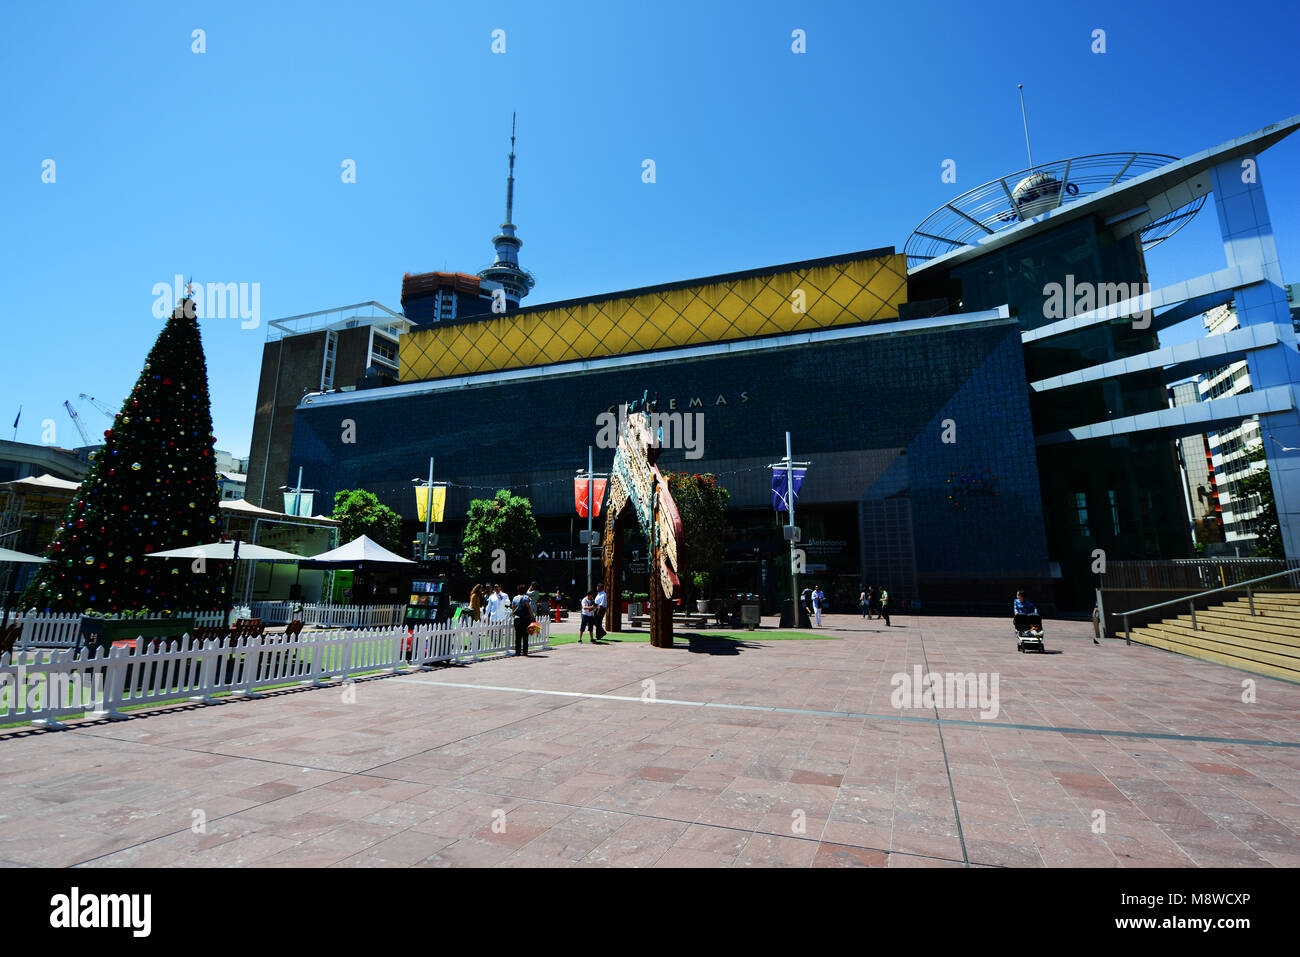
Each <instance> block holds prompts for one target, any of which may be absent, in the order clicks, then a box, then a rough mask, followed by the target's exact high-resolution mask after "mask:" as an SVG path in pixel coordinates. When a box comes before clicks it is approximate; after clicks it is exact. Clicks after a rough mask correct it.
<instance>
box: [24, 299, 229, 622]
mask: <svg viewBox="0 0 1300 957" xmlns="http://www.w3.org/2000/svg"><path fill="white" fill-rule="evenodd" d="M104 440H105V443H104V445H103V446H101V447H100V448H99V449H97V450H96V451H95V452H93V453H92V455H91V466H90V471H89V473H88V474H87V475H86V478H85V480H84V481H83V482H82V483H81V488H80V489H78V490H77V494H76V497H75V498H74V499H73V501H72V503H71V505H69V506H68V512H67V514H66V515H65V516H64V518H63V521H62V523H61V524H60V525H59V528H58V529H57V530H56V532H55V535H54V538H53V539H52V540H51V542H50V544H49V546H48V547H47V548H46V550H45V557H46V558H48V559H49V563H48V564H46V565H42V566H41V570H40V572H39V574H38V575H37V577H36V579H35V580H34V581H33V582H32V584H31V587H30V588H29V589H28V592H27V595H26V596H25V598H24V604H26V605H27V606H28V607H36V608H39V609H42V610H45V609H49V610H51V611H64V612H86V611H91V612H96V613H106V612H120V611H126V610H131V611H150V612H154V613H157V612H173V611H198V610H207V609H213V608H219V607H224V606H225V595H224V586H225V581H226V574H225V573H224V570H225V569H226V568H228V564H227V563H225V562H206V563H203V562H197V561H196V562H190V561H186V560H184V559H168V558H157V559H147V558H145V556H146V555H148V554H149V553H150V552H159V551H166V550H167V549H171V548H182V547H185V546H191V545H201V544H203V543H204V542H211V541H215V540H216V539H217V538H218V537H219V534H220V528H221V526H220V524H219V523H220V517H219V512H218V503H219V501H220V491H219V488H218V485H217V469H216V459H215V457H214V456H213V454H212V446H213V444H214V443H215V442H216V439H215V438H214V437H213V435H212V413H211V410H210V408H209V398H208V372H207V363H206V361H205V360H204V357H203V343H202V341H201V340H200V338H199V326H198V322H197V321H196V320H195V310H194V305H193V303H192V301H191V300H190V299H189V298H188V293H187V298H185V299H183V300H181V302H180V304H179V305H177V307H176V310H175V311H174V312H173V313H172V317H171V318H170V319H169V320H168V321H167V325H166V326H164V327H163V330H162V332H161V333H159V335H158V340H157V341H156V342H155V343H154V346H153V349H152V350H150V352H149V357H148V358H147V359H146V360H145V364H144V369H143V370H142V371H141V373H140V378H139V379H137V380H136V384H135V388H134V389H132V390H131V394H130V395H128V396H127V397H126V401H125V402H124V403H123V404H122V411H121V412H119V413H118V414H117V416H116V417H115V418H114V419H113V427H112V428H111V429H109V430H108V431H106V432H105V433H104Z"/></svg>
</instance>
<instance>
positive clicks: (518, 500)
mask: <svg viewBox="0 0 1300 957" xmlns="http://www.w3.org/2000/svg"><path fill="white" fill-rule="evenodd" d="M541 538H542V535H541V532H539V531H538V530H537V519H536V518H535V517H534V516H533V503H532V502H530V501H529V500H528V499H526V498H523V497H522V496H519V495H511V494H510V492H508V491H507V490H506V489H501V490H500V491H498V492H497V493H496V495H495V496H493V497H492V498H490V499H485V498H476V499H474V500H473V501H472V502H470V503H469V522H468V523H467V524H466V525H465V536H464V538H463V539H462V544H463V546H464V549H465V557H464V558H462V559H461V566H462V567H463V568H464V569H465V573H466V574H468V575H469V576H470V577H472V578H478V577H480V576H482V575H484V574H485V573H493V572H494V571H497V570H499V569H500V568H501V565H500V564H498V563H496V561H495V558H496V557H498V555H500V556H503V558H504V562H505V570H506V572H507V573H510V574H514V575H515V576H516V577H519V578H527V577H528V576H529V575H530V574H531V572H532V569H533V551H534V549H536V548H537V543H538V542H539V541H541ZM498 549H500V553H498V552H497V550H498ZM498 573H499V572H498ZM504 584H507V585H509V584H516V583H514V582H511V583H504Z"/></svg>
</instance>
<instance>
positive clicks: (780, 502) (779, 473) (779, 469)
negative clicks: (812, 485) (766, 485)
mask: <svg viewBox="0 0 1300 957" xmlns="http://www.w3.org/2000/svg"><path fill="white" fill-rule="evenodd" d="M807 471H808V470H807V469H806V468H799V467H797V466H796V467H795V468H792V469H791V470H790V472H791V478H792V479H793V480H794V504H795V505H798V504H799V489H800V488H802V487H803V477H804V473H806V472H807ZM772 508H773V509H774V510H775V511H778V512H788V511H790V507H789V506H788V505H787V504H786V484H785V466H775V467H773V469H772Z"/></svg>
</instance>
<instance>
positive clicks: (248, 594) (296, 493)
mask: <svg viewBox="0 0 1300 957" xmlns="http://www.w3.org/2000/svg"><path fill="white" fill-rule="evenodd" d="M280 491H281V492H292V493H293V511H292V512H288V514H290V515H294V516H296V517H298V518H301V517H303V515H302V513H303V501H302V493H303V492H310V493H311V495H312V496H313V498H309V499H308V500H307V502H308V504H307V511H309V512H310V511H311V506H312V503H313V501H314V496H315V495H316V493H317V492H319V491H320V489H315V488H303V487H302V466H301V465H300V466H298V484H297V485H295V486H294V487H293V488H290V487H289V486H288V485H281V486H280ZM285 504H286V505H288V504H289V503H288V502H285ZM286 511H287V510H286ZM261 521H262V520H261V519H260V518H259V519H254V520H253V528H252V533H251V536H252V537H251V538H250V539H249V544H251V545H256V544H257V533H258V526H259V525H260V524H261ZM238 553H239V539H235V554H238ZM238 567H239V563H238V562H236V563H235V568H238ZM256 572H257V562H256V561H254V562H253V564H252V566H251V567H250V568H249V569H248V576H247V577H246V578H245V579H244V599H245V600H246V601H248V602H251V601H252V600H253V582H254V581H255V575H256ZM300 574H301V573H300ZM271 578H272V581H274V578H275V576H274V574H272V576H271ZM297 583H298V582H297V580H296V579H295V581H294V584H295V585H297ZM232 587H233V579H232ZM232 601H233V592H232Z"/></svg>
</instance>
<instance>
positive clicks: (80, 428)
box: [63, 399, 95, 445]
mask: <svg viewBox="0 0 1300 957" xmlns="http://www.w3.org/2000/svg"><path fill="white" fill-rule="evenodd" d="M63 407H64V408H65V409H67V410H68V415H69V416H70V417H71V418H72V424H73V425H75V426H76V427H77V431H78V432H80V433H81V441H83V442H85V443H86V444H87V445H94V444H95V443H94V442H92V441H90V436H89V435H87V434H86V427H85V426H84V425H82V424H81V416H79V415H77V410H76V409H74V408H73V407H72V403H71V402H69V401H68V400H67V399H64V400H63Z"/></svg>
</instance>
